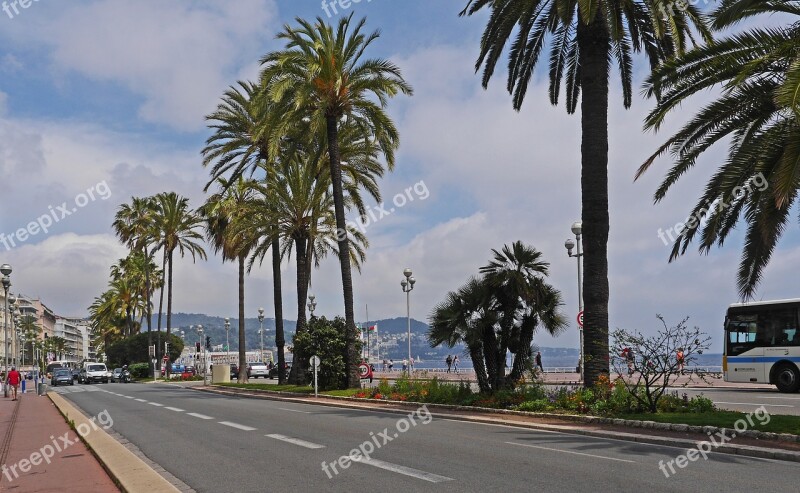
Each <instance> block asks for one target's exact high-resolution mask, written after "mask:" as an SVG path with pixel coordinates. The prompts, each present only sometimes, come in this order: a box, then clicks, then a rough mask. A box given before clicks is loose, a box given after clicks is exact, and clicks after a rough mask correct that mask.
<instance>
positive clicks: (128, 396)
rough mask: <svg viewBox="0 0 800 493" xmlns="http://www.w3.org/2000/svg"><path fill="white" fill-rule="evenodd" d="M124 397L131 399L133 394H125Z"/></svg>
mask: <svg viewBox="0 0 800 493" xmlns="http://www.w3.org/2000/svg"><path fill="white" fill-rule="evenodd" d="M125 398H126V399H133V396H132V395H126V396H125Z"/></svg>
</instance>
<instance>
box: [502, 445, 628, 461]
mask: <svg viewBox="0 0 800 493" xmlns="http://www.w3.org/2000/svg"><path fill="white" fill-rule="evenodd" d="M506 443H507V444H509V445H518V446H520V447H529V448H535V449H539V450H550V451H552V452H562V453H565V454H574V455H582V456H584V457H594V458H595V459H606V460H615V461H618V462H632V463H634V464H635V463H636V461H634V460H627V459H617V458H616V457H606V456H604V455H594V454H585V453H583V452H573V451H572V450H563V449H560V448H551V447H540V446H538V445H528V444H527V443H516V442H506Z"/></svg>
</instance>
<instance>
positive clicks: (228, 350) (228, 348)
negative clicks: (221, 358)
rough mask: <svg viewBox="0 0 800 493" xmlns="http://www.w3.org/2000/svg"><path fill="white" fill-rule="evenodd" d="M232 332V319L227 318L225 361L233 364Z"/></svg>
mask: <svg viewBox="0 0 800 493" xmlns="http://www.w3.org/2000/svg"><path fill="white" fill-rule="evenodd" d="M230 332H231V319H229V318H225V359H226V360H227V362H228V363H230V362H231V341H230V337H229V334H230Z"/></svg>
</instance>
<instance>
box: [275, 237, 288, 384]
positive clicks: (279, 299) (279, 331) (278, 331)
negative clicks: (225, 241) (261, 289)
mask: <svg viewBox="0 0 800 493" xmlns="http://www.w3.org/2000/svg"><path fill="white" fill-rule="evenodd" d="M272 297H273V302H274V303H275V345H276V346H277V347H278V385H284V384H285V383H286V373H285V372H284V371H283V369H284V367H285V366H286V354H285V352H284V346H286V339H285V338H284V334H283V293H282V288H281V252H280V241H279V240H278V238H277V237H276V238H274V239H273V240H272Z"/></svg>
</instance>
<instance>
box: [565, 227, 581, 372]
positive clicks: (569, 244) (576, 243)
mask: <svg viewBox="0 0 800 493" xmlns="http://www.w3.org/2000/svg"><path fill="white" fill-rule="evenodd" d="M571 229H572V233H573V234H574V235H575V239H574V240H573V239H572V238H569V239H568V240H567V241H565V242H564V247H565V248H566V249H567V255H569V256H570V257H575V259H576V260H577V262H578V313H579V314H580V313H581V312H582V311H583V277H582V276H581V257H583V252H582V251H581V231H582V230H583V223H581V221H575V222H574V223H572V228H571ZM575 247H577V252H576V253H575V254H574V255H573V254H572V249H573V248H575ZM578 331H579V332H580V336H581V338H580V341H581V342H580V344H581V364H580V368H579V370H580V374H581V382H582V381H583V368H584V361H583V360H584V354H583V327H581V326H578Z"/></svg>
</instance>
